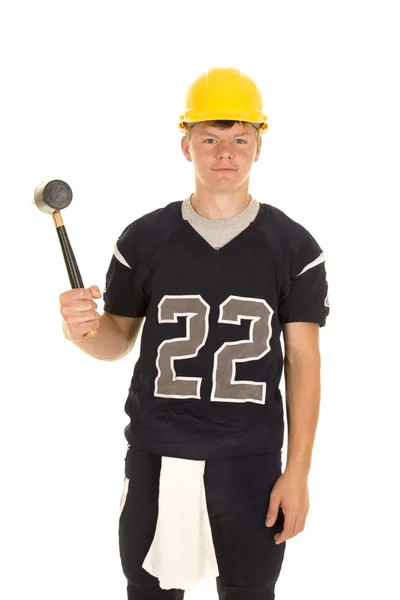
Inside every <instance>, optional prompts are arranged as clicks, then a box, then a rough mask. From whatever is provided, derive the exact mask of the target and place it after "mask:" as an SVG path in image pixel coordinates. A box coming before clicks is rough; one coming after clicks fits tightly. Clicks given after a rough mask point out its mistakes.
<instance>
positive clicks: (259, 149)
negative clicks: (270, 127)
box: [254, 137, 262, 162]
mask: <svg viewBox="0 0 400 600" xmlns="http://www.w3.org/2000/svg"><path fill="white" fill-rule="evenodd" d="M261 145H262V138H261V137H260V140H259V142H258V146H257V152H256V155H255V157H254V162H257V161H258V159H259V158H260V152H261Z"/></svg>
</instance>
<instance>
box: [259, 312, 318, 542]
mask: <svg viewBox="0 0 400 600" xmlns="http://www.w3.org/2000/svg"><path fill="white" fill-rule="evenodd" d="M319 329H320V325H319V324H318V323H303V322H301V323H300V322H299V323H285V324H284V325H283V336H284V346H285V362H284V373H285V390H286V414H287V423H288V451H287V460H286V468H285V471H284V473H283V474H282V476H281V477H280V478H279V479H278V480H277V482H276V484H275V486H274V489H273V490H272V493H271V496H270V505H269V509H268V513H267V520H266V524H267V526H271V525H272V524H273V523H275V521H276V518H277V515H278V510H279V507H282V509H283V512H284V514H285V525H284V529H283V531H282V532H281V533H278V534H276V535H275V541H276V543H282V542H284V541H286V540H288V539H289V538H291V537H295V536H296V535H297V534H298V533H300V531H303V529H304V527H305V521H306V518H307V513H308V510H309V498H308V486H307V479H308V474H309V471H310V468H311V459H312V451H313V446H314V440H315V434H316V429H317V424H318V417H319V407H320V397H321V379H320V368H321V358H320V350H319Z"/></svg>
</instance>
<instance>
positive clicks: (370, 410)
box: [0, 0, 400, 600]
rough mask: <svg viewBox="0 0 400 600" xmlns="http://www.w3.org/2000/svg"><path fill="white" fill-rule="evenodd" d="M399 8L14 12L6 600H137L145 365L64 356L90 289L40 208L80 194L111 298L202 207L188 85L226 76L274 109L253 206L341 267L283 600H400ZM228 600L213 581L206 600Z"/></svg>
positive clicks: (79, 7) (78, 210)
mask: <svg viewBox="0 0 400 600" xmlns="http://www.w3.org/2000/svg"><path fill="white" fill-rule="evenodd" d="M144 6H145V8H144ZM395 6H396V3H395V2H382V1H381V2H379V3H378V2H361V1H359V2H355V1H351V0H347V1H346V2H343V1H336V2H331V3H327V2H321V1H318V2H317V1H315V2H260V3H259V2H252V1H247V2H245V3H237V4H235V3H232V2H222V1H221V2H205V1H204V2H202V3H199V2H190V1H189V0H187V1H186V2H173V1H170V2H149V3H148V4H145V3H143V4H142V3H139V2H133V1H131V2H128V1H119V0H114V2H104V1H102V0H97V1H96V2H94V1H90V2H89V1H86V0H79V2H77V1H72V0H68V2H67V1H63V2H59V1H57V0H52V1H51V2H50V1H47V2H44V1H43V0H36V1H35V2H28V1H25V2H21V1H18V0H14V1H13V2H12V3H11V2H9V3H4V5H3V7H2V9H1V14H0V44H1V48H0V50H1V63H2V64H1V89H2V91H1V97H0V102H1V111H0V120H1V133H0V136H1V138H0V144H1V186H2V194H1V196H2V197H1V202H2V216H1V225H0V227H1V232H0V233H1V237H0V239H1V255H0V256H1V286H2V287H1V289H2V293H1V314H2V317H3V318H2V328H1V332H2V363H1V364H2V376H1V387H2V389H1V415H0V444H1V446H0V456H1V483H0V485H1V496H0V497H1V512H0V519H1V523H0V525H1V535H0V553H1V578H0V596H1V598H4V600H16V599H22V598H28V597H29V598H31V597H35V598H40V599H41V600H50V599H51V600H54V598H57V600H67V599H68V600H69V599H70V598H74V600H88V599H96V600H103V599H104V600H106V599H107V600H109V599H111V598H112V599H113V600H117V599H121V600H122V599H124V598H125V597H126V595H125V594H126V592H125V580H124V577H123V574H122V571H121V567H120V562H119V553H118V540H117V526H118V515H119V500H120V496H121V494H122V488H123V467H124V455H125V440H124V436H123V428H124V426H125V425H126V423H127V418H126V415H125V414H124V410H123V408H124V402H125V398H126V394H127V389H128V385H129V380H130V376H131V371H132V368H133V364H134V362H135V360H136V358H137V349H135V350H134V351H133V352H132V354H130V355H129V356H128V357H126V358H125V359H123V360H122V361H117V362H114V363H101V362H99V361H96V360H95V359H92V358H90V357H88V356H86V355H84V354H83V353H81V352H80V351H79V350H77V349H76V348H75V346H73V345H71V344H69V343H68V342H67V341H66V340H64V338H63V336H62V333H61V318H60V314H59V305H58V296H59V294H60V293H61V292H62V291H64V290H66V289H68V288H69V281H68V278H67V274H66V270H65V267H64V263H63V259H62V255H61V250H60V247H59V244H58V240H57V235H56V232H55V229H54V225H53V222H52V218H51V217H50V216H48V215H45V214H44V213H41V212H40V211H39V210H37V208H36V207H35V206H34V205H33V204H32V198H33V191H34V189H35V187H36V186H37V185H38V184H39V183H40V182H41V181H43V180H49V179H56V178H60V179H64V180H65V181H67V182H68V183H69V184H70V185H71V187H72V189H73V192H74V200H73V203H72V204H71V206H70V207H69V208H68V209H66V210H65V212H64V222H65V225H66V227H67V231H68V234H69V237H70V240H71V243H72V246H73V248H74V251H75V255H76V257H77V260H78V264H79V266H80V270H81V273H82V277H83V280H84V283H85V285H87V286H89V285H91V284H97V285H98V286H99V287H100V288H101V289H102V288H103V285H104V277H105V273H106V270H107V267H108V263H109V260H110V259H111V255H112V249H113V245H114V242H115V240H116V238H117V237H118V235H119V234H120V233H121V231H122V229H123V228H124V227H125V226H126V225H127V224H128V223H130V222H131V221H132V220H134V219H136V218H137V217H139V216H141V215H142V214H144V213H146V212H149V211H151V210H153V209H155V208H158V207H160V206H163V205H165V204H167V203H168V202H172V201H174V200H179V199H183V198H184V197H186V196H187V195H189V194H190V193H191V192H192V191H194V179H193V166H192V164H191V163H189V162H187V161H186V159H185V158H184V157H183V155H182V153H181V150H180V134H179V132H178V129H177V122H178V115H179V114H180V113H181V110H182V106H183V96H184V92H185V89H186V87H187V86H188V85H189V83H191V81H192V80H193V79H194V78H195V77H197V76H198V75H199V74H200V73H202V72H204V71H205V70H206V69H208V68H209V67H212V66H235V67H238V68H241V69H243V70H244V71H245V72H246V73H247V74H248V75H250V76H251V77H253V78H254V79H255V80H256V81H257V83H258V85H259V87H260V89H261V90H262V92H263V95H264V103H265V112H266V114H267V115H268V117H269V123H270V130H269V132H268V133H267V134H266V135H264V136H263V148H262V152H261V158H260V160H259V162H258V163H255V164H254V167H253V171H252V175H251V183H250V192H251V193H252V195H253V196H254V197H255V198H257V199H258V200H260V201H262V202H268V203H270V204H273V205H275V206H277V207H279V208H280V209H281V210H283V211H285V212H286V213H287V214H288V215H289V216H290V217H291V218H293V219H295V220H297V221H299V222H301V223H302V224H303V225H304V226H305V227H306V228H307V229H308V230H309V231H310V232H311V233H312V234H313V235H314V237H316V239H317V241H318V242H319V244H320V245H321V247H322V248H323V249H324V251H325V253H326V256H327V261H326V267H327V271H328V282H329V286H330V302H331V315H330V316H329V319H328V321H327V326H326V327H325V328H324V329H322V330H321V351H322V361H323V367H322V386H323V393H322V405H321V416H320V422H319V427H318V433H317V439H316V442H315V448H314V458H313V466H312V471H311V474H310V479H309V487H310V501H311V508H310V513H309V516H308V520H307V525H306V529H305V531H304V532H302V533H301V534H300V535H299V536H297V537H296V538H294V539H292V540H290V541H289V542H288V543H287V549H286V557H285V561H284V566H283V569H282V573H281V577H280V579H279V582H278V585H277V589H276V594H277V600H294V598H296V600H306V599H307V600H321V598H323V599H324V600H337V599H338V598H340V599H341V600H347V599H349V600H350V599H353V598H357V599H358V598H360V599H361V598H363V599H371V600H372V599H374V600H375V599H376V598H384V599H385V600H392V599H393V600H394V599H398V598H399V597H400V584H399V583H398V556H399V541H398V540H399V533H400V530H399V523H398V516H397V512H398V506H399V501H400V497H399V492H398V473H399V468H398V458H399V444H398V419H399V400H400V397H399V391H398V385H397V370H398V358H399V355H398V339H399V326H398V321H399V319H398V315H399V309H398V294H397V291H398V288H399V284H398V276H397V265H398V260H397V259H398V249H397V238H398V231H397V230H398V227H397V220H396V218H395V214H397V204H398V202H399V158H400V157H399V134H400V126H399V125H400V124H399V105H400V102H399V100H400V97H399V89H398V86H399V78H398V73H399V63H398V56H399V52H400V48H399V36H398V27H399V23H398V19H396V18H395ZM102 307H103V305H102V302H101V301H100V302H99V308H100V310H101V309H102ZM396 556H397V560H396ZM216 597H217V596H216V592H215V585H214V582H206V583H204V584H202V585H200V586H199V588H198V589H197V590H196V591H195V592H191V593H189V594H187V598H190V599H191V600H194V599H195V598H196V599H200V598H208V599H210V600H212V599H213V598H216ZM249 600H251V599H249Z"/></svg>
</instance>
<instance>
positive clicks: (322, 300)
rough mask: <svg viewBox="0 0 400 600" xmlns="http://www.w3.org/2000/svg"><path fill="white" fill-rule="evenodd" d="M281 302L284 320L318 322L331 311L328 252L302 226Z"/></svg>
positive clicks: (322, 322) (282, 321)
mask: <svg viewBox="0 0 400 600" xmlns="http://www.w3.org/2000/svg"><path fill="white" fill-rule="evenodd" d="M288 275H289V277H288V280H286V282H285V283H284V285H283V289H282V292H281V297H280V302H279V320H280V322H281V323H294V322H308V323H319V325H320V326H321V327H324V325H325V323H326V318H327V316H328V315H329V312H330V308H329V299H328V282H327V278H326V269H325V255H324V252H323V251H322V249H321V248H320V246H319V245H318V243H317V242H316V240H315V239H314V238H313V236H312V235H311V234H310V233H308V232H307V231H306V230H303V233H302V235H301V236H300V238H299V240H298V241H297V243H296V244H294V246H293V247H292V248H291V250H290V270H289V272H288Z"/></svg>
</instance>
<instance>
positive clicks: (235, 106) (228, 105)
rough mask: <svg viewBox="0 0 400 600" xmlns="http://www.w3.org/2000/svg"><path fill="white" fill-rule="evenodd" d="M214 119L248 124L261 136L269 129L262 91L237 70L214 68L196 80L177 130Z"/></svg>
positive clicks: (190, 88) (187, 94)
mask: <svg viewBox="0 0 400 600" xmlns="http://www.w3.org/2000/svg"><path fill="white" fill-rule="evenodd" d="M217 120H231V121H245V122H249V123H252V124H253V125H256V126H258V130H259V132H260V133H265V131H267V129H268V123H267V121H268V117H266V116H265V115H264V114H263V107H262V97H261V92H260V90H259V89H258V87H257V86H256V84H255V83H254V81H253V80H252V79H250V77H248V76H247V75H246V74H245V73H243V72H242V71H240V70H239V69H235V68H221V67H213V68H212V69H209V70H208V71H207V72H206V73H202V74H201V75H200V76H199V77H197V79H195V81H194V82H193V83H192V84H191V85H190V86H189V88H188V90H187V92H186V98H185V104H184V113H183V114H182V115H180V117H179V124H178V127H179V129H180V130H181V131H183V132H185V131H186V127H187V125H186V124H191V123H200V122H201V121H217Z"/></svg>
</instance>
